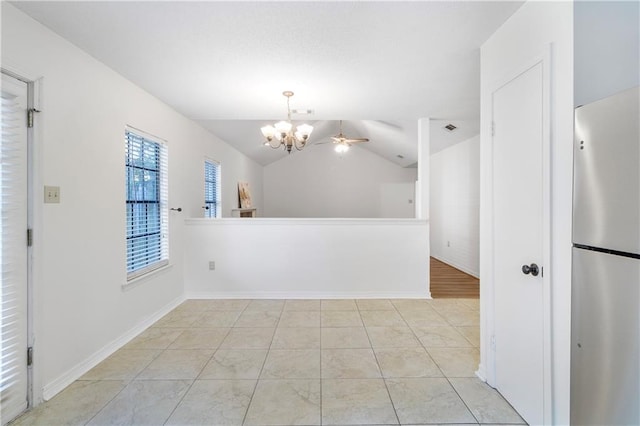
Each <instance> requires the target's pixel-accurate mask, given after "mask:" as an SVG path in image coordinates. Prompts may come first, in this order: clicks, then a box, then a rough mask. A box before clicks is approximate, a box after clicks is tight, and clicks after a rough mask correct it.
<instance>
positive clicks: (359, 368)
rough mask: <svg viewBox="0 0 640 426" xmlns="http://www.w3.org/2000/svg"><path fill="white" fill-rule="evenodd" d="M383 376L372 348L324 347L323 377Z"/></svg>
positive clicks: (368, 377) (364, 377) (358, 377)
mask: <svg viewBox="0 0 640 426" xmlns="http://www.w3.org/2000/svg"><path fill="white" fill-rule="evenodd" d="M380 377H382V375H381V373H380V368H378V363H377V361H376V357H375V356H374V354H373V351H372V350H371V349H323V350H322V378H323V379H371V378H380Z"/></svg>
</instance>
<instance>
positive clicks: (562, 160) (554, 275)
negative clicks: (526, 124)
mask: <svg viewBox="0 0 640 426" xmlns="http://www.w3.org/2000/svg"><path fill="white" fill-rule="evenodd" d="M549 47H550V56H551V58H550V76H551V93H550V96H551V98H550V100H549V101H550V105H551V112H550V116H551V117H550V118H551V120H550V121H551V123H550V124H551V126H550V127H551V128H550V133H551V152H550V157H551V164H550V167H551V170H550V174H551V265H550V267H549V268H545V272H547V271H548V272H547V273H549V274H550V282H551V306H550V309H551V315H550V316H551V348H550V349H549V350H550V352H551V357H552V359H551V371H552V383H551V388H552V389H551V395H550V397H551V407H549V409H550V412H551V420H550V423H552V424H562V425H564V424H569V388H570V383H569V365H570V332H571V200H572V170H573V3H572V2H544V1H528V2H526V3H525V4H524V5H522V7H520V9H518V10H517V11H516V12H515V13H514V14H513V15H512V16H511V17H510V18H509V19H508V20H507V21H506V22H505V23H504V24H503V25H502V26H501V27H500V28H499V29H498V30H497V31H496V32H495V33H494V34H493V35H492V36H491V37H490V38H489V40H487V41H486V42H485V44H484V45H483V46H482V48H481V101H480V102H481V112H480V115H481V119H480V129H481V130H480V132H481V133H480V139H481V148H480V164H481V166H480V179H481V189H480V197H481V200H482V201H481V207H480V235H481V240H480V253H481V255H480V271H481V272H480V282H481V283H483V284H482V285H481V286H480V298H481V303H482V309H481V351H480V352H481V363H484V364H485V365H486V363H487V360H488V358H489V357H488V352H489V350H490V349H489V348H490V338H491V336H489V335H487V332H486V331H487V329H488V328H489V322H490V321H492V320H493V319H492V318H491V317H490V311H491V309H490V306H491V301H490V297H489V296H490V294H487V291H489V290H487V288H488V287H489V286H490V279H489V278H488V277H485V275H484V274H485V271H489V270H490V269H491V266H492V261H493V259H492V258H491V257H490V249H491V246H490V244H488V243H489V242H490V240H489V238H490V236H489V235H488V234H487V230H488V229H491V227H490V221H491V220H492V217H491V216H490V214H488V211H490V210H488V204H489V200H487V199H486V193H487V192H488V189H487V185H488V184H489V183H490V180H489V179H488V177H489V176H490V172H491V169H490V168H491V164H492V158H491V156H490V155H488V153H487V152H488V151H487V150H486V149H485V148H483V146H484V143H485V142H484V141H490V140H491V92H490V90H491V87H492V86H493V85H494V84H496V82H497V81H500V80H502V79H504V78H505V77H506V76H507V75H510V74H512V73H514V72H515V71H516V70H518V69H521V66H522V64H524V63H526V62H528V61H530V60H531V59H532V58H534V57H536V56H539V55H541V54H542V53H543V52H545V51H546V50H547V49H548V48H549ZM485 201H486V202H485Z"/></svg>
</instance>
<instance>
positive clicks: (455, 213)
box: [429, 135, 480, 277]
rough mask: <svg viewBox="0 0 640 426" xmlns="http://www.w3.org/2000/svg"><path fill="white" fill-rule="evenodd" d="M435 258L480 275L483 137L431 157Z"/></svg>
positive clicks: (431, 232) (433, 247) (433, 254)
mask: <svg viewBox="0 0 640 426" xmlns="http://www.w3.org/2000/svg"><path fill="white" fill-rule="evenodd" d="M430 165H431V168H430V177H429V182H430V185H431V187H430V201H429V209H430V216H429V218H430V219H429V225H430V226H429V229H430V237H431V245H430V246H431V256H433V257H435V258H436V259H439V260H441V261H443V262H445V263H448V264H449V265H452V266H455V267H456V268H458V269H460V270H462V271H464V272H466V273H468V274H471V275H473V276H475V277H478V276H479V273H480V265H479V262H480V252H479V250H480V222H479V216H480V136H479V135H478V136H475V137H473V138H471V139H467V140H466V141H463V142H460V143H457V144H456V145H453V146H451V147H449V148H447V149H444V150H442V151H439V152H437V153H435V154H432V155H431V161H430Z"/></svg>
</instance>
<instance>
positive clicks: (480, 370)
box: [475, 364, 487, 383]
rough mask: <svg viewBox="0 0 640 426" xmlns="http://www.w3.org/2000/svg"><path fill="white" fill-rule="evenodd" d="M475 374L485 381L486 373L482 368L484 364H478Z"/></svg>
mask: <svg viewBox="0 0 640 426" xmlns="http://www.w3.org/2000/svg"><path fill="white" fill-rule="evenodd" d="M475 374H476V376H477V377H478V378H479V379H480V380H482V381H483V382H485V383H486V382H487V373H486V371H485V369H484V365H482V364H480V365H478V371H476V373H475Z"/></svg>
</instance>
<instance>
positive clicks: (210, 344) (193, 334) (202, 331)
mask: <svg viewBox="0 0 640 426" xmlns="http://www.w3.org/2000/svg"><path fill="white" fill-rule="evenodd" d="M227 333H229V329H228V328H195V329H189V330H185V331H183V332H182V334H180V336H178V338H177V339H176V340H175V341H174V342H173V343H172V344H171V346H169V349H217V348H218V346H220V343H222V341H223V340H224V338H225V336H226V335H227Z"/></svg>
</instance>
